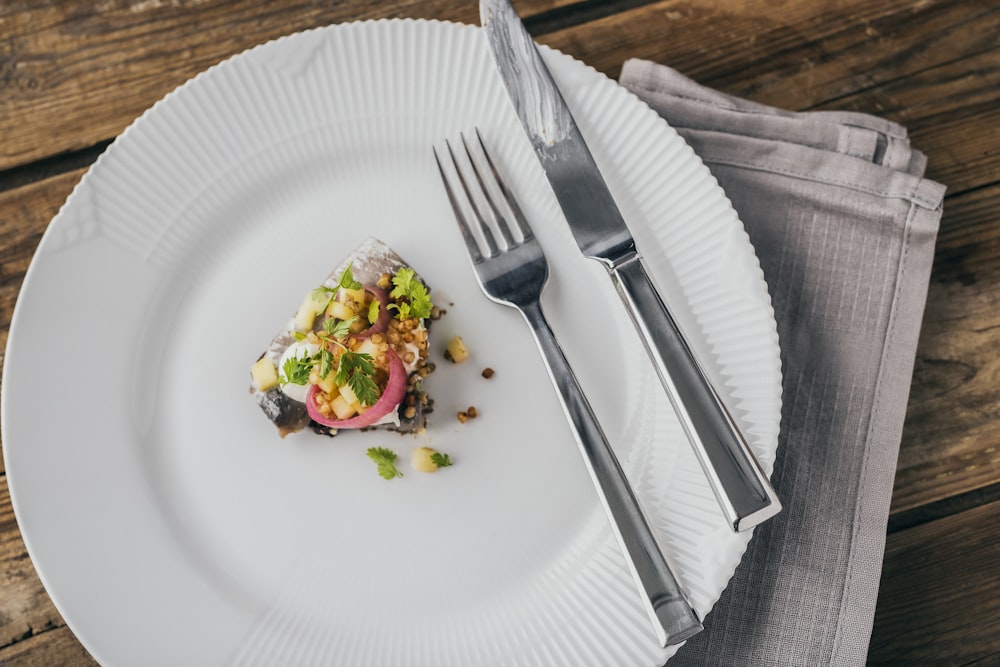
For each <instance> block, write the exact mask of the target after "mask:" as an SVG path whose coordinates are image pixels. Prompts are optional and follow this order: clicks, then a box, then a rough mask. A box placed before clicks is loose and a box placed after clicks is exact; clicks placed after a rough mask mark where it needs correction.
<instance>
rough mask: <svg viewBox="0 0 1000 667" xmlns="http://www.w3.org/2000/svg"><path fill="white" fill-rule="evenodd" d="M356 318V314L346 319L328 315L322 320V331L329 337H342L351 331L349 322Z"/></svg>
mask: <svg viewBox="0 0 1000 667" xmlns="http://www.w3.org/2000/svg"><path fill="white" fill-rule="evenodd" d="M356 319H358V316H357V315H352V316H351V317H348V318H347V319H346V320H337V319H334V318H332V317H328V318H327V319H325V320H324V321H323V331H325V332H326V333H327V334H328V335H329V336H330V337H331V338H337V339H340V338H344V337H345V336H347V334H349V333H351V324H352V323H353V322H354V320H356Z"/></svg>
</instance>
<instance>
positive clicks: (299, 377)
mask: <svg viewBox="0 0 1000 667" xmlns="http://www.w3.org/2000/svg"><path fill="white" fill-rule="evenodd" d="M315 363H316V357H313V356H310V355H308V354H305V355H302V356H301V357H289V358H288V359H285V363H284V365H283V366H282V367H281V370H282V374H283V375H282V377H281V378H280V379H279V382H280V383H281V384H282V385H286V384H302V385H304V384H306V383H307V382H309V373H310V372H312V369H313V365H314V364H315Z"/></svg>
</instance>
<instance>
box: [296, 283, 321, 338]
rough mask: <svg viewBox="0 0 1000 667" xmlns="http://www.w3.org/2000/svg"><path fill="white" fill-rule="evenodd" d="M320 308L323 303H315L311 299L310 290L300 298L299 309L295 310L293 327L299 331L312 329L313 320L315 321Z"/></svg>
mask: <svg viewBox="0 0 1000 667" xmlns="http://www.w3.org/2000/svg"><path fill="white" fill-rule="evenodd" d="M322 308H323V304H322V303H317V302H316V300H315V299H313V294H312V292H310V293H309V294H306V296H305V298H304V299H302V304H301V305H300V306H299V309H298V310H297V311H296V312H295V328H296V329H298V330H299V331H310V330H312V327H313V322H314V321H316V315H317V314H318V313H319V311H320V309H322Z"/></svg>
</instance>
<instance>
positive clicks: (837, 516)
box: [620, 60, 944, 667]
mask: <svg viewBox="0 0 1000 667" xmlns="http://www.w3.org/2000/svg"><path fill="white" fill-rule="evenodd" d="M620 83H621V84H622V85H624V86H625V87H626V88H628V89H629V90H631V91H632V92H633V93H634V94H635V95H637V96H639V97H640V98H641V99H643V100H644V101H645V102H646V103H647V104H649V105H650V106H651V107H652V108H654V109H655V110H656V111H657V112H658V113H659V114H660V115H661V116H663V117H664V118H665V119H666V120H667V122H668V123H669V124H670V125H672V126H673V127H674V128H676V129H677V131H678V132H679V133H680V134H681V135H682V136H683V137H684V138H685V139H686V140H687V142H688V143H689V144H690V145H691V147H692V148H693V149H694V151H695V152H696V153H697V154H698V155H699V156H700V157H701V158H702V160H703V161H704V162H705V163H706V165H707V166H708V168H709V169H710V170H711V171H712V173H713V174H714V175H715V177H716V178H717V179H718V181H719V183H720V184H721V186H722V187H723V189H724V190H725V191H726V194H727V195H728V196H729V198H730V200H731V201H732V203H733V206H734V207H735V209H736V211H737V212H738V213H739V216H740V219H741V220H742V221H743V223H744V225H745V227H746V230H747V233H748V234H749V236H750V240H751V242H752V243H753V245H754V248H755V249H756V252H757V256H758V258H759V260H760V263H761V268H762V269H763V272H764V277H765V280H766V282H767V285H768V289H769V292H770V295H771V300H772V303H773V306H774V310H775V319H776V321H777V326H778V336H779V341H780V344H781V363H782V374H783V383H782V394H783V396H782V413H781V434H780V436H779V444H778V451H777V458H776V461H775V466H774V472H773V475H772V482H773V484H774V486H775V489H776V490H777V492H778V495H779V497H780V498H781V501H782V504H783V505H784V509H783V511H782V513H781V514H780V515H778V516H777V517H775V518H774V519H772V520H770V521H768V522H767V523H765V524H764V525H762V526H760V527H758V528H757V529H756V533H755V534H754V537H753V539H752V540H751V541H750V546H749V548H748V550H747V552H746V554H745V556H744V558H743V561H742V562H741V564H740V566H739V567H738V569H737V571H736V574H735V575H734V577H733V579H732V581H731V582H730V583H729V585H728V587H727V588H726V590H725V592H724V593H723V595H722V597H721V598H720V600H719V602H718V604H717V605H716V606H715V608H714V609H713V610H712V612H711V613H710V614H709V615H708V617H707V618H706V619H705V631H704V632H703V633H701V634H700V635H698V636H697V637H695V638H693V639H692V640H690V641H688V642H687V644H685V645H684V646H683V647H682V648H681V649H680V651H679V652H678V653H677V655H676V656H675V657H674V658H673V659H672V660H671V661H670V665H671V666H673V665H711V666H713V667H720V666H726V665H733V666H738V667H748V666H755V665H794V666H796V667H799V666H803V665H861V664H864V663H865V660H866V656H867V649H868V643H869V640H870V637H871V630H872V622H873V619H874V615H875V601H876V599H877V596H878V585H879V577H880V573H881V568H882V556H883V552H884V548H885V535H886V533H885V530H886V521H887V517H888V512H889V501H890V498H891V496H892V488H893V479H894V476H895V469H896V458H897V454H898V452H899V443H900V439H901V437H902V429H903V418H904V415H905V412H906V404H907V398H908V393H909V388H910V380H911V376H912V372H913V362H914V357H915V354H916V346H917V336H918V332H919V328H920V321H921V318H922V315H923V309H924V303H925V300H926V295H927V285H928V280H929V276H930V270H931V261H932V258H933V254H934V242H935V239H936V235H937V229H938V224H939V221H940V217H941V211H942V200H943V197H944V186H942V185H940V184H938V183H935V182H933V181H930V180H927V179H924V178H922V175H923V171H924V167H925V166H926V158H925V156H924V155H923V154H921V153H920V152H919V151H916V150H914V149H913V148H911V147H910V144H909V141H908V139H907V133H906V129H905V128H904V127H902V126H900V125H897V124H895V123H891V122H888V121H885V120H882V119H879V118H876V117H873V116H869V115H865V114H860V113H853V112H805V113H792V112H788V111H783V110H779V109H775V108H771V107H766V106H763V105H760V104H756V103H753V102H749V101H747V100H743V99H739V98H736V97H732V96H729V95H725V94H722V93H719V92H717V91H714V90H711V89H709V88H706V87H704V86H701V85H699V84H697V83H695V82H694V81H691V80H690V79H687V78H685V77H684V76H682V75H681V74H679V73H678V72H676V71H674V70H672V69H670V68H668V67H664V66H662V65H657V64H654V63H650V62H645V61H639V60H631V61H628V62H627V63H625V65H624V68H623V70H622V74H621V77H620Z"/></svg>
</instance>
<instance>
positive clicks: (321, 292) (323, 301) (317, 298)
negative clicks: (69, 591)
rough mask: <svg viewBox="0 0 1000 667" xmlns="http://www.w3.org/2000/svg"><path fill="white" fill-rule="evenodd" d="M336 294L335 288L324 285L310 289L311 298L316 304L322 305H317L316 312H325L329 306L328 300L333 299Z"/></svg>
mask: <svg viewBox="0 0 1000 667" xmlns="http://www.w3.org/2000/svg"><path fill="white" fill-rule="evenodd" d="M336 295H337V290H336V288H333V287H327V286H326V285H321V286H319V287H317V288H316V289H314V290H313V291H312V300H313V301H314V302H315V303H316V304H317V306H320V305H322V307H321V308H320V307H317V308H316V312H317V313H323V312H326V309H327V308H329V307H330V302H332V301H333V297H335V296H336Z"/></svg>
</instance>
